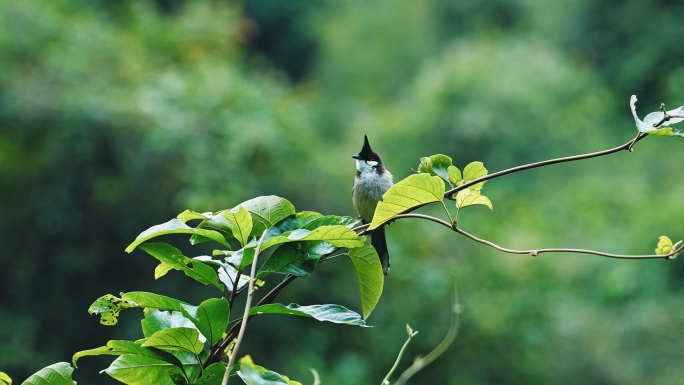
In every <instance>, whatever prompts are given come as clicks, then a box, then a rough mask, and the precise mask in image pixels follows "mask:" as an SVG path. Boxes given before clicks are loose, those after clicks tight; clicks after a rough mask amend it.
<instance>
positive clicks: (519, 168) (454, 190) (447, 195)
mask: <svg viewBox="0 0 684 385" xmlns="http://www.w3.org/2000/svg"><path fill="white" fill-rule="evenodd" d="M645 137H646V134H644V133H639V135H637V136H636V137H635V138H634V139H632V140H630V141H629V142H627V143H625V144H623V145H621V146H618V147H614V148H611V149H608V150H603V151H597V152H590V153H588V154H582V155H574V156H566V157H564V158H556V159H549V160H544V161H541V162H536V163H530V164H524V165H522V166H517V167H513V168H509V169H506V170H502V171H498V172H495V173H493V174H489V175H485V176H483V177H481V178H477V179H474V180H471V181H470V182H468V183H464V184H462V185H460V186H457V187H454V188H452V189H451V190H449V191H447V192H445V193H444V197H445V198H447V199H451V197H452V196H453V195H454V194H456V193H457V192H459V191H461V190H464V189H467V188H468V187H470V186H473V185H476V184H478V183H480V182H484V181H486V180H490V179H494V178H498V177H500V176H504V175H508V174H513V173H515V172H519V171H523V170H529V169H533V168H537V167H542V166H549V165H552V164H556V163H565V162H572V161H575V160H582V159H590V158H596V157H599V156H604V155H609V154H613V153H616V152H619V151H622V150H630V151H631V148H632V146H633V145H634V144H635V143H636V142H638V141H640V140H641V139H643V138H645Z"/></svg>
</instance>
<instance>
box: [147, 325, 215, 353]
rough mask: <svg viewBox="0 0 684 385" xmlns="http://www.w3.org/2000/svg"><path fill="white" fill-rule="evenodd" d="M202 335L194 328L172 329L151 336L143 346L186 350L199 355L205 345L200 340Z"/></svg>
mask: <svg viewBox="0 0 684 385" xmlns="http://www.w3.org/2000/svg"><path fill="white" fill-rule="evenodd" d="M199 335H200V333H199V332H198V331H197V329H194V328H170V329H164V330H160V331H158V332H156V333H154V334H153V335H151V336H150V337H149V338H148V339H147V341H145V343H144V344H142V346H144V347H152V348H157V349H165V350H184V351H187V352H190V353H192V354H199V353H200V352H201V351H202V348H203V347H204V344H203V343H202V342H200V340H199Z"/></svg>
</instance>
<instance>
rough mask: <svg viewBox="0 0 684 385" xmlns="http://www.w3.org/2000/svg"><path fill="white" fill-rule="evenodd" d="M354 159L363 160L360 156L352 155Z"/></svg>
mask: <svg viewBox="0 0 684 385" xmlns="http://www.w3.org/2000/svg"><path fill="white" fill-rule="evenodd" d="M352 158H354V159H358V160H361V157H360V156H358V155H352Z"/></svg>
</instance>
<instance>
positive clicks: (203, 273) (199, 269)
mask: <svg viewBox="0 0 684 385" xmlns="http://www.w3.org/2000/svg"><path fill="white" fill-rule="evenodd" d="M140 248H141V249H142V250H144V251H146V252H147V253H148V254H150V255H151V256H153V257H155V258H157V259H158V260H159V261H160V262H162V263H164V264H166V265H168V266H171V267H172V268H173V269H176V270H181V271H183V272H184V273H185V275H187V276H188V277H190V278H192V279H194V280H195V281H197V282H199V283H201V284H204V285H214V286H216V287H218V288H219V289H221V290H223V285H221V284H220V283H219V281H218V275H217V274H216V271H215V270H214V269H213V268H211V267H209V266H207V265H205V264H204V263H202V262H200V261H198V260H196V259H192V258H188V257H186V256H184V255H183V254H182V253H181V251H180V250H178V249H177V248H175V247H173V246H171V245H169V244H167V243H146V244H144V245H142V246H140Z"/></svg>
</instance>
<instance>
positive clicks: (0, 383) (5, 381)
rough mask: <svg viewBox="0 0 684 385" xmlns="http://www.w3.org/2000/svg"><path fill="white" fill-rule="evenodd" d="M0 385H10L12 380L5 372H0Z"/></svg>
mask: <svg viewBox="0 0 684 385" xmlns="http://www.w3.org/2000/svg"><path fill="white" fill-rule="evenodd" d="M0 385H12V379H11V378H10V376H8V375H7V373H5V372H0Z"/></svg>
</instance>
